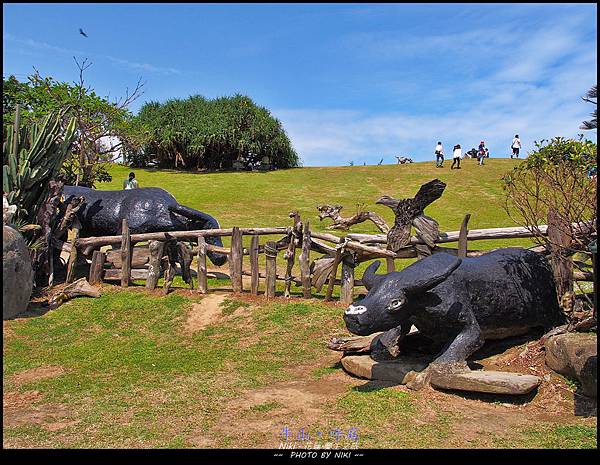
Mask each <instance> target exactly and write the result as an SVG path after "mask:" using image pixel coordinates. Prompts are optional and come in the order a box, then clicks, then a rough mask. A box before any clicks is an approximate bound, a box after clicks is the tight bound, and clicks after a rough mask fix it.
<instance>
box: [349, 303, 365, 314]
mask: <svg viewBox="0 0 600 465" xmlns="http://www.w3.org/2000/svg"><path fill="white" fill-rule="evenodd" d="M366 311H367V307H365V306H364V305H357V306H354V305H350V306H349V307H348V308H347V309H346V311H345V312H344V313H345V314H346V315H360V314H362V313H365V312H366Z"/></svg>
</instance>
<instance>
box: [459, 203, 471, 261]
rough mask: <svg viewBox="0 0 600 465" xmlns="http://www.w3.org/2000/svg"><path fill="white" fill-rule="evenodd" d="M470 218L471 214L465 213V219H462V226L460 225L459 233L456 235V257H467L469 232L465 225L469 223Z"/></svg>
mask: <svg viewBox="0 0 600 465" xmlns="http://www.w3.org/2000/svg"><path fill="white" fill-rule="evenodd" d="M470 218H471V214H470V213H467V214H466V215H465V218H464V219H463V222H462V224H461V225H460V232H459V233H458V254H457V255H458V256H459V257H466V256H467V236H468V235H469V230H468V229H467V224H468V223H469V219H470Z"/></svg>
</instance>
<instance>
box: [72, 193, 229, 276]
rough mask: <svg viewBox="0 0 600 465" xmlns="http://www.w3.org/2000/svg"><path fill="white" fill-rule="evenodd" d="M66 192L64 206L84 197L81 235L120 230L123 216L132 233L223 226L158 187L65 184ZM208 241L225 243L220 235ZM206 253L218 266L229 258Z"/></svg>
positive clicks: (80, 213) (219, 254)
mask: <svg viewBox="0 0 600 465" xmlns="http://www.w3.org/2000/svg"><path fill="white" fill-rule="evenodd" d="M63 195H64V197H65V201H64V202H63V206H66V205H67V204H68V203H69V202H70V201H71V200H72V199H74V198H76V197H82V198H83V201H84V203H83V205H82V206H81V208H80V209H79V210H78V212H77V217H78V219H79V221H80V223H81V230H80V237H92V236H114V235H118V234H121V232H122V231H121V227H122V221H123V219H127V223H128V225H129V230H130V232H131V233H132V234H141V233H151V232H168V231H193V230H199V229H219V228H220V226H219V222H218V221H217V220H216V219H215V218H213V217H212V216H210V215H207V214H206V213H203V212H200V211H198V210H194V209H192V208H189V207H186V206H184V205H180V204H179V203H178V202H177V200H175V197H173V196H172V195H171V194H169V193H168V192H167V191H165V190H164V189H160V188H157V187H148V188H141V189H128V190H118V191H101V190H96V189H89V188H87V187H76V186H64V190H63ZM63 213H64V212H63ZM206 242H207V243H209V244H212V245H217V246H220V247H222V246H223V243H222V242H221V239H220V237H218V236H209V237H207V238H206ZM207 255H208V257H209V258H210V260H211V261H212V262H213V263H214V264H215V265H217V266H221V265H223V264H224V263H225V262H226V261H227V256H226V255H224V254H221V253H215V252H208V254H207Z"/></svg>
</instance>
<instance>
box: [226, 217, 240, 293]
mask: <svg viewBox="0 0 600 465" xmlns="http://www.w3.org/2000/svg"><path fill="white" fill-rule="evenodd" d="M242 260H243V250H242V233H241V231H240V228H237V227H235V228H233V232H232V234H231V253H230V254H229V273H230V276H231V285H232V287H233V292H236V293H237V292H242V290H243V287H242Z"/></svg>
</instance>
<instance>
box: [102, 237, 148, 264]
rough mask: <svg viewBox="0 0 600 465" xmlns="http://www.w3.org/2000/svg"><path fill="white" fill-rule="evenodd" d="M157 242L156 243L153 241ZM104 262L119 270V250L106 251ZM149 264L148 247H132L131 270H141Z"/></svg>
mask: <svg viewBox="0 0 600 465" xmlns="http://www.w3.org/2000/svg"><path fill="white" fill-rule="evenodd" d="M153 242H158V241H153ZM106 262H107V263H109V264H110V265H111V266H112V267H113V268H121V266H122V262H121V249H113V250H107V251H106ZM148 263H150V249H149V248H148V247H143V246H139V247H132V249H131V268H143V267H145V266H146V265H148Z"/></svg>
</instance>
